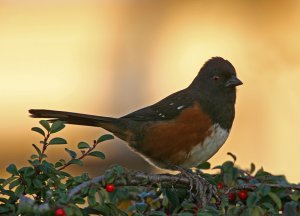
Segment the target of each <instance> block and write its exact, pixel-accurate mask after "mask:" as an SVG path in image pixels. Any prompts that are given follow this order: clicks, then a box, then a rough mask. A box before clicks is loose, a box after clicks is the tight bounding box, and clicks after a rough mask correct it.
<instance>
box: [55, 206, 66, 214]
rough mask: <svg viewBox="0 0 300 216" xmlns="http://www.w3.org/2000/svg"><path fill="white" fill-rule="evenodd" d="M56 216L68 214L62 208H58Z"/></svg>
mask: <svg viewBox="0 0 300 216" xmlns="http://www.w3.org/2000/svg"><path fill="white" fill-rule="evenodd" d="M55 216H66V213H65V211H64V210H63V209H62V208H58V209H56V211H55Z"/></svg>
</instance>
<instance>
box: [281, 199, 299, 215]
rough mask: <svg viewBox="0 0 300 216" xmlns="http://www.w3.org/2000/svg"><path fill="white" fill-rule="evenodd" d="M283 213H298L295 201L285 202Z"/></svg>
mask: <svg viewBox="0 0 300 216" xmlns="http://www.w3.org/2000/svg"><path fill="white" fill-rule="evenodd" d="M283 214H284V215H285V216H295V215H299V214H297V203H296V202H293V201H291V202H287V203H285V205H284V210H283Z"/></svg>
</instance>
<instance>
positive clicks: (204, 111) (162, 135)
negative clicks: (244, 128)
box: [29, 57, 242, 169]
mask: <svg viewBox="0 0 300 216" xmlns="http://www.w3.org/2000/svg"><path fill="white" fill-rule="evenodd" d="M241 84H242V82H241V81H240V80H239V79H238V78H237V77H236V71H235V69H234V67H233V66H232V64H231V63H230V62H229V61H227V60H225V59H223V58H221V57H214V58H212V59H210V60H208V61H207V62H206V63H205V64H204V65H203V67H202V68H201V69H200V72H199V73H198V75H197V76H196V78H195V79H194V80H193V82H192V83H191V84H190V85H189V86H188V87H187V88H185V89H183V90H181V91H178V92H176V93H174V94H171V95H170V96H168V97H166V98H164V99H163V100H161V101H159V102H157V103H155V104H153V105H151V106H148V107H145V108H143V109H140V110H137V111H135V112H132V113H130V114H128V115H125V116H123V117H120V118H112V117H103V116H95V115H86V114H80V113H72V112H64V111H54V110H43V109H31V110H29V112H30V113H31V117H34V118H52V120H53V118H54V119H59V120H61V121H64V122H65V123H68V124H76V125H87V126H95V127H102V128H104V129H106V130H108V131H110V132H112V133H113V134H114V135H116V136H117V137H119V138H120V139H122V140H124V141H126V142H127V143H128V144H129V146H130V147H131V148H132V149H134V150H135V151H136V152H138V153H139V154H141V155H142V156H143V157H144V158H145V159H146V160H147V161H149V162H150V163H152V164H154V165H156V166H158V167H160V168H164V169H170V168H171V167H170V165H175V166H181V167H183V168H190V167H194V166H197V165H199V164H200V163H202V162H204V161H206V160H208V159H209V158H210V157H212V156H213V155H214V154H215V153H216V152H217V151H218V150H219V148H220V147H221V146H222V145H223V144H224V142H225V141H226V139H227V137H228V135H229V132H230V129H231V126H232V123H233V119H234V115H235V109H234V105H235V100H236V88H235V87H236V86H238V85H241Z"/></svg>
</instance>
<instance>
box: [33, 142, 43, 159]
mask: <svg viewBox="0 0 300 216" xmlns="http://www.w3.org/2000/svg"><path fill="white" fill-rule="evenodd" d="M32 146H33V147H34V148H35V150H36V152H37V153H38V155H39V156H41V155H42V152H41V150H40V149H39V148H38V147H37V146H36V145H35V144H32Z"/></svg>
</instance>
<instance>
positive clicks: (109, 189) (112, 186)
mask: <svg viewBox="0 0 300 216" xmlns="http://www.w3.org/2000/svg"><path fill="white" fill-rule="evenodd" d="M105 190H106V191H107V192H109V193H111V192H114V191H115V186H114V185H113V184H108V185H106V186H105Z"/></svg>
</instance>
